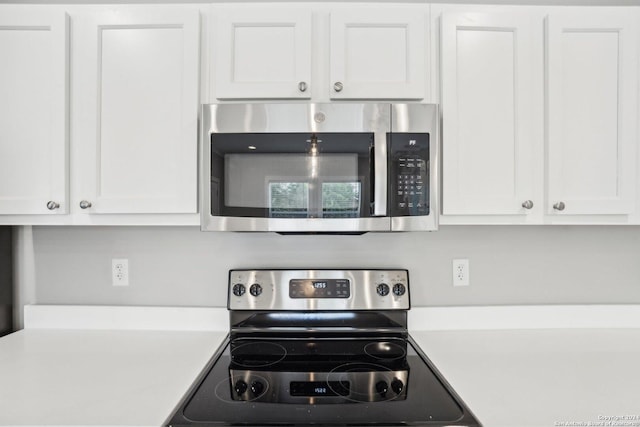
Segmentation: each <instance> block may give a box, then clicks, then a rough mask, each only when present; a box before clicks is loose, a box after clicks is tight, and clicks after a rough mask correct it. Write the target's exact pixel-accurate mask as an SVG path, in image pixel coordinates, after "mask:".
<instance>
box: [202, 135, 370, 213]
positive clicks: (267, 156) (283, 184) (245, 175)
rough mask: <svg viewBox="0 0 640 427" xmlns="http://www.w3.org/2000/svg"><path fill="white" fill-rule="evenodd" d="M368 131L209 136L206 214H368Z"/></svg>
mask: <svg viewBox="0 0 640 427" xmlns="http://www.w3.org/2000/svg"><path fill="white" fill-rule="evenodd" d="M373 143H374V135H373V133H317V134H313V133H281V134H274V133H260V134H258V133H252V134H212V136H211V182H215V183H216V186H215V192H214V191H213V189H214V186H213V185H212V192H211V198H212V201H211V214H212V215H217V216H232V217H254V218H361V217H368V216H370V215H371V212H370V206H371V197H372V191H371V186H372V178H371V177H372V174H373V167H372V164H373V158H372V153H373Z"/></svg>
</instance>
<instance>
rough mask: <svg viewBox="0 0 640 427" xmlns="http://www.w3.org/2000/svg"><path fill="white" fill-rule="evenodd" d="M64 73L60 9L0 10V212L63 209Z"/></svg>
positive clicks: (65, 49) (63, 28)
mask: <svg viewBox="0 0 640 427" xmlns="http://www.w3.org/2000/svg"><path fill="white" fill-rule="evenodd" d="M67 68H68V18H67V15H66V14H65V13H64V11H51V10H49V9H47V10H42V9H40V8H39V7H38V6H23V7H20V6H15V7H11V6H0V214H3V215H4V214H18V215H19V214H48V213H65V212H66V211H67V205H68V179H67V178H68V172H67V168H68V162H67V158H68V153H67V148H68V127H67V124H68V102H67V99H68V98H67V94H68V87H67V84H68V80H67ZM47 206H48V207H47Z"/></svg>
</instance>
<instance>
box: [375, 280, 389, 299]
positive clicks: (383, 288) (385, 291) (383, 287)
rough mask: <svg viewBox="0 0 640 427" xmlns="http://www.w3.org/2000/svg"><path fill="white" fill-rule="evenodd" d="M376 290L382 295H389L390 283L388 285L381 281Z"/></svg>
mask: <svg viewBox="0 0 640 427" xmlns="http://www.w3.org/2000/svg"><path fill="white" fill-rule="evenodd" d="M376 292H377V293H378V295H380V296H381V297H383V296H385V295H389V285H387V284H386V283H380V284H379V285H378V286H376Z"/></svg>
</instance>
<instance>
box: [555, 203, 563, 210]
mask: <svg viewBox="0 0 640 427" xmlns="http://www.w3.org/2000/svg"><path fill="white" fill-rule="evenodd" d="M564 207H565V206H564V202H558V203H556V204H554V205H553V209H555V210H557V211H563V210H564Z"/></svg>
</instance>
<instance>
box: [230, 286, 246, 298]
mask: <svg viewBox="0 0 640 427" xmlns="http://www.w3.org/2000/svg"><path fill="white" fill-rule="evenodd" d="M246 290H247V289H246V288H245V287H244V285H243V284H242V283H236V284H235V285H233V294H234V295H235V296H237V297H241V296H242V295H244V293H245V292H246Z"/></svg>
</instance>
